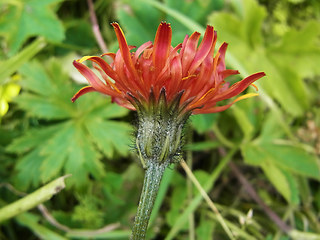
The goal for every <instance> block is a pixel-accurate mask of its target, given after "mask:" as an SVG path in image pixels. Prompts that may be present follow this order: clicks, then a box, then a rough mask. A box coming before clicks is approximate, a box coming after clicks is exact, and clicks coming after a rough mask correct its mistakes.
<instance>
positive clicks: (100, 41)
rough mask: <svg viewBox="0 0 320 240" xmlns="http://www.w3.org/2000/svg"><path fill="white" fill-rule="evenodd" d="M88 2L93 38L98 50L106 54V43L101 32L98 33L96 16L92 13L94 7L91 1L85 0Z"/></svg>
mask: <svg viewBox="0 0 320 240" xmlns="http://www.w3.org/2000/svg"><path fill="white" fill-rule="evenodd" d="M87 2H88V7H89V13H90V20H91V24H92V31H93V34H94V37H95V38H96V41H97V43H98V45H99V47H100V49H101V50H102V52H103V53H106V52H108V48H107V45H106V43H105V42H104V40H103V37H102V35H101V31H100V27H99V24H98V20H97V16H96V13H95V11H94V5H93V2H92V0H87Z"/></svg>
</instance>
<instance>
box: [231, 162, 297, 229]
mask: <svg viewBox="0 0 320 240" xmlns="http://www.w3.org/2000/svg"><path fill="white" fill-rule="evenodd" d="M228 164H229V167H230V168H231V170H232V172H233V173H234V174H235V176H236V177H237V178H238V180H239V181H240V182H241V184H242V185H243V186H244V187H245V189H246V191H247V192H248V194H249V195H250V197H251V198H252V199H253V200H254V201H255V202H256V203H257V204H259V206H260V207H261V208H262V209H263V211H264V212H265V213H266V214H267V215H268V217H269V218H270V219H271V220H272V221H273V222H274V223H275V224H276V225H277V226H278V227H279V228H280V229H281V230H282V231H283V232H285V233H289V232H290V230H292V229H291V227H290V226H288V225H287V224H286V223H285V222H284V221H282V219H281V218H280V217H279V216H278V215H277V214H276V213H275V212H274V211H273V210H272V209H271V208H269V207H268V206H267V205H266V204H265V203H264V201H263V200H262V199H261V198H260V197H259V195H258V194H257V192H256V191H255V189H254V188H253V186H252V185H251V184H250V182H249V181H248V180H247V179H246V177H245V176H244V175H243V174H242V172H241V171H240V169H239V168H238V167H237V166H236V165H235V164H234V163H232V162H229V163H228Z"/></svg>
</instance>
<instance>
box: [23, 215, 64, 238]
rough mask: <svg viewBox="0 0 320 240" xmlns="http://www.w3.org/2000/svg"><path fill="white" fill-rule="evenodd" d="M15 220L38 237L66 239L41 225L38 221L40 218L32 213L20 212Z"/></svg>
mask: <svg viewBox="0 0 320 240" xmlns="http://www.w3.org/2000/svg"><path fill="white" fill-rule="evenodd" d="M17 221H18V223H19V224H20V225H22V226H26V227H28V228H29V229H30V230H31V231H32V232H34V233H35V235H37V236H38V237H39V238H40V239H48V240H67V238H65V237H63V236H61V235H59V234H58V233H56V232H54V231H52V230H50V229H49V228H47V227H45V226H43V225H41V224H40V223H39V222H40V219H39V218H38V217H37V216H36V215H35V214H32V213H24V214H21V215H19V216H18V217H17Z"/></svg>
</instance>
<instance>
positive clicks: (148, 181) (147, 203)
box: [130, 161, 168, 240]
mask: <svg viewBox="0 0 320 240" xmlns="http://www.w3.org/2000/svg"><path fill="white" fill-rule="evenodd" d="M167 166H168V162H167V161H166V162H164V163H157V162H154V161H150V165H149V167H148V168H147V169H146V171H145V176H144V182H143V189H142V192H141V196H140V201H139V206H138V210H137V214H136V217H135V222H134V226H133V229H132V235H131V238H130V239H131V240H142V239H145V236H146V232H147V228H148V223H149V219H150V215H151V212H152V209H153V205H154V202H155V200H156V197H157V194H158V190H159V187H160V183H161V179H162V176H163V173H164V171H165V169H166V167H167Z"/></svg>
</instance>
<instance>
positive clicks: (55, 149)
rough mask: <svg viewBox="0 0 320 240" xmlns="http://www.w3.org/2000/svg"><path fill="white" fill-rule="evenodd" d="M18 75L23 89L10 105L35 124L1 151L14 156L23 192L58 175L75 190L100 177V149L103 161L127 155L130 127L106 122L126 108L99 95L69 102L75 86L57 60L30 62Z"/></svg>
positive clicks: (122, 112)
mask: <svg viewBox="0 0 320 240" xmlns="http://www.w3.org/2000/svg"><path fill="white" fill-rule="evenodd" d="M21 73H22V74H23V76H25V78H23V82H22V85H23V87H24V89H25V91H24V92H23V93H22V94H21V95H19V96H18V97H17V98H16V103H17V104H18V107H20V108H22V109H24V110H25V111H26V112H27V113H28V114H29V116H31V117H35V118H36V119H38V121H39V126H38V127H34V128H31V129H29V130H28V131H26V133H24V134H23V135H22V136H20V137H18V138H16V139H15V140H14V141H13V142H12V143H11V144H10V145H9V146H8V147H7V151H9V152H11V153H18V154H19V156H20V159H19V161H18V162H17V164H16V170H17V176H16V179H17V182H18V183H19V184H21V186H22V187H23V188H24V190H25V189H27V188H29V187H30V186H38V185H39V184H40V183H43V182H47V181H49V180H51V179H52V178H54V177H55V176H57V175H60V174H61V173H66V174H70V173H71V174H72V175H73V177H72V178H71V179H70V180H69V183H70V184H69V186H76V187H79V188H80V187H83V186H85V185H87V184H88V182H89V181H90V179H92V178H94V179H101V178H102V177H103V176H104V175H105V169H104V165H103V163H102V162H101V161H100V158H101V154H100V151H101V152H103V153H105V155H106V156H107V157H109V158H112V157H114V154H115V152H118V153H120V154H121V155H122V156H127V154H128V151H129V144H130V143H131V142H130V135H131V133H132V128H131V126H130V125H129V124H127V123H125V122H121V121H113V120H110V119H113V118H120V117H124V116H125V115H126V114H128V110H127V109H123V108H121V107H119V106H116V105H114V104H111V101H110V99H109V98H105V97H102V95H101V94H88V95H86V96H84V97H82V98H80V99H79V101H77V102H76V103H75V104H73V103H71V100H70V99H71V96H72V95H73V94H74V93H75V92H76V90H77V89H79V86H76V85H75V84H73V83H71V82H70V80H69V79H68V76H67V75H66V73H65V72H64V71H63V70H62V66H61V64H60V63H59V61H58V60H57V59H50V60H48V61H46V62H44V63H43V64H40V63H39V62H36V61H33V62H31V63H28V64H26V65H24V66H23V68H22V70H21ZM42 119H45V120H46V121H44V124H43V120H42ZM48 123H49V124H48ZM30 173H32V174H30ZM89 175H90V177H91V178H89Z"/></svg>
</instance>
